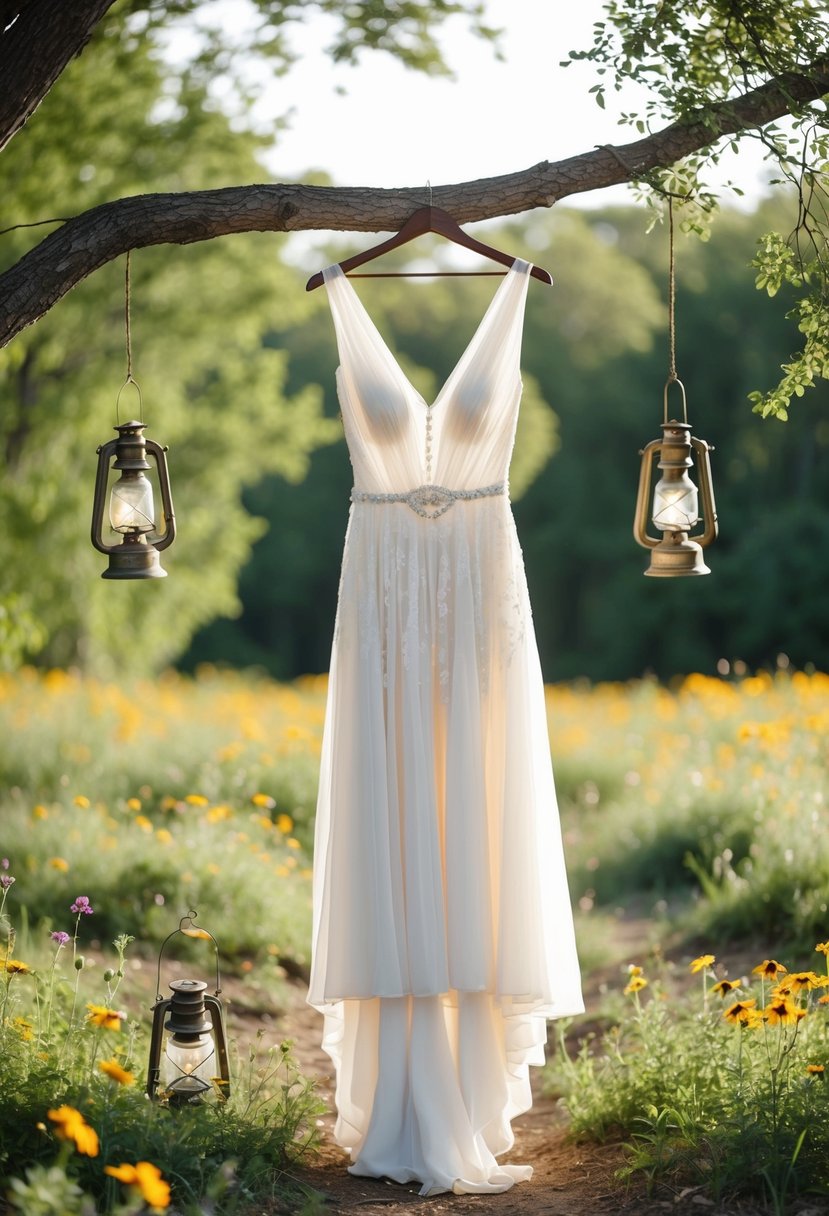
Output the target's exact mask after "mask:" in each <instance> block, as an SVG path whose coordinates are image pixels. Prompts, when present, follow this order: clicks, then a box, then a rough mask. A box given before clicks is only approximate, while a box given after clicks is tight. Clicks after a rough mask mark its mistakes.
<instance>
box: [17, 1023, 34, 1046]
mask: <svg viewBox="0 0 829 1216" xmlns="http://www.w3.org/2000/svg"><path fill="white" fill-rule="evenodd" d="M12 1026H14V1028H15V1030H16V1031H17V1033H18V1034H19V1035H20V1037H21V1039H23V1040H24V1042H26V1043H30V1042H31V1041H32V1039H33V1038H34V1037H35V1036H34V1029H33V1027H32V1023H31V1022H30V1021H29V1019H28V1018H19V1017H18V1018H15V1019H14V1021H13V1022H12Z"/></svg>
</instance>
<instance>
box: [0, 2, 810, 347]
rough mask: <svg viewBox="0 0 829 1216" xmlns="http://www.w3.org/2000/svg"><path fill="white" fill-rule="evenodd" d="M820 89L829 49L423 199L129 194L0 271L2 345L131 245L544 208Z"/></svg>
mask: <svg viewBox="0 0 829 1216" xmlns="http://www.w3.org/2000/svg"><path fill="white" fill-rule="evenodd" d="M101 2H102V3H103V0H101ZM826 93H829V56H824V57H822V58H821V59H819V60H818V61H816V62H815V63H812V64H810V65H809V66H808V67H806V68H804V69H803V71H802V72H800V73H786V74H785V75H782V76H779V77H776V78H775V79H773V80H770V81H768V82H767V83H766V84H764V85H762V86H761V87H759V88H757V89H753V90H751V91H750V92H748V93H745V94H744V95H742V96H740V97H737V98H734V99H731V100H729V101H726V102H722V103H721V104H720V105H718V106H712V107H711V108H710V109H708V110H706V111H705V112H704V113H701V114H700V115H699V116H698V117H697V118H696V119H695V120H689V121H685V122H682V123H675V124H673V125H671V126H669V127H666V128H664V130H662V131H658V132H655V133H654V134H652V135H648V136H646V137H645V138H643V139H639V140H636V141H635V142H633V143H629V144H624V145H622V146H620V147H613V146H611V145H604V146H602V147H598V148H596V149H594V150H593V151H590V152H586V153H584V154H582V155H581V156H573V157H569V158H568V159H566V160H560V161H555V162H552V163H551V162H549V161H542V162H541V163H540V164H538V165H534V166H533V167H532V168H530V169H526V170H523V171H522V172H518V173H510V174H506V175H504V176H501V177H492V178H482V179H480V180H479V181H471V182H461V183H459V184H456V185H446V186H434V187H432V189H431V193H430V195H429V196H428V197H427V194H426V191H425V189H424V187H422V186H421V187H414V188H404V189H396V190H383V189H373V188H359V187H336V186H331V187H322V186H305V185H301V184H297V185H294V184H282V185H280V184H274V185H250V186H233V187H228V188H226V189H224V190H202V191H193V192H190V193H181V194H145V195H136V196H134V197H131V198H124V199H119V200H117V201H114V202H111V203H104V204H102V205H101V206H98V207H94V208H92V209H91V210H90V211H86V212H84V213H82V214H81V215H78V216H76V217H75V218H73V219H71V220H68V221H67V222H66V223H64V224H63V226H62V227H61V228H60V229H59V230H58V231H56V232H53V233H52V234H51V235H50V236H48V237H46V238H45V239H44V240H43V241H42V242H41V243H40V244H39V245H38V246H37V247H36V248H35V249H33V250H32V251H31V252H30V253H28V254H26V256H25V257H23V258H21V260H20V261H19V262H17V263H16V265H14V266H12V267H11V268H10V269H9V270H7V271H6V272H5V273H4V274H3V275H0V347H2V346H4V345H5V344H6V343H8V342H9V341H10V340H11V339H12V338H13V337H14V336H15V335H16V334H18V333H19V332H20V331H21V330H22V329H24V328H25V327H26V326H27V325H30V324H32V322H33V321H36V320H37V319H38V318H39V317H41V316H43V314H44V313H46V312H48V310H49V309H50V308H51V307H52V306H53V305H54V304H55V303H57V301H58V300H60V299H61V297H62V296H64V295H65V294H66V292H67V291H69V290H70V289H71V288H72V287H74V286H75V284H76V283H79V282H80V281H81V280H82V279H84V278H86V277H87V275H89V274H91V273H92V272H93V271H95V270H97V269H98V268H99V267H100V266H103V265H105V263H107V262H109V261H111V260H112V259H113V258H115V257H118V256H119V255H120V254H122V253H125V252H126V251H127V250H128V249H140V248H143V247H146V246H149V245H160V244H179V245H185V244H189V243H191V242H194V241H206V240H211V239H213V238H214V237H218V236H226V235H229V234H231V233H236V232H253V231H256V232H263V231H269V232H295V231H299V230H302V229H328V230H338V231H361V232H380V231H395V230H396V229H397V228H399V227H400V226H401V225H402V224H403V222H404V221H405V219H406V218H407V217H408V216H409V215H410V214H411V213H412V211H413V210H414V209H415V208H416V207H419V206H423V205H424V204H426V203H427V202H429V201H431V202H432V203H433V204H434V205H435V206H437V207H442V208H443V209H444V210H446V211H449V212H451V213H452V215H453V216H454V217H455V218H456V219H457V220H458V221H459V222H461V223H469V222H471V221H474V220H483V219H492V218H495V217H497V216H503V215H515V214H517V213H519V212H523V211H529V210H530V209H532V208H534V207H550V206H552V205H553V203H555V202H557V201H558V200H559V199H562V198H565V197H567V196H568V195H571V194H578V193H584V192H586V191H589V190H600V189H603V188H604V187H606V186H612V185H616V184H618V183H620V182H628V181H632V180H635V179H637V178H641V177H642V176H643V175H645V174H646V173H648V172H649V171H650V170H653V169H657V168H664V167H667V166H669V165H672V164H674V163H675V162H676V161H678V160H681V159H682V158H683V157H686V156H689V155H690V154H691V153H694V152H697V151H700V150H701V149H703V148H706V147H708V146H710V145H711V144H713V143H715V142H716V141H717V140H718V139H720V138H722V137H723V136H727V135H732V134H737V133H738V132H740V131H746V130H751V129H756V128H758V127H762V126H765V125H766V124H767V123H769V122H772V121H773V120H775V119H777V118H780V117H782V116H783V115H785V114H787V113H790V112H792V110H793V109H795V108H797V107H798V106H801V105H804V104H806V103H808V102H811V101H814V100H816V99H817V98H820V97H822V96H823V95H825V94H826Z"/></svg>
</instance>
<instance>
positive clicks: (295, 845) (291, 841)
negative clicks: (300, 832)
mask: <svg viewBox="0 0 829 1216" xmlns="http://www.w3.org/2000/svg"><path fill="white" fill-rule="evenodd" d="M285 843H286V844H287V846H288V848H289V849H300V848H302V846H301V844H300V843H299V841H298V840H297V838H296V837H295V836H289V837H288V839H287V840H286V841H285Z"/></svg>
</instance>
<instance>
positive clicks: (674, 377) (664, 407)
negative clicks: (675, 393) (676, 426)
mask: <svg viewBox="0 0 829 1216" xmlns="http://www.w3.org/2000/svg"><path fill="white" fill-rule="evenodd" d="M672 384H678V385H679V391H680V392H681V393H682V421H683V422H684V423H685V424H686V426H687V424H688V402H687V400H686V398H685V385H684V384H683V383H682V381H681V380H680V378H679V376H677V375H676V374H675V373H674V374H673V375H670V376H669V377H668V379H667V380H666V381H665V388H664V390H663V393H662V414H663V421H664V422H667V421H668V389H669V388H670V387H671V385H672Z"/></svg>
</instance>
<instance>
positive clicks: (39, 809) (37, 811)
mask: <svg viewBox="0 0 829 1216" xmlns="http://www.w3.org/2000/svg"><path fill="white" fill-rule="evenodd" d="M32 814H33V815H34V817H35V819H48V818H49V812H48V811H47V810H46V807H45V806H43V805H42V804H41V803H40V802H39V803H38V804H37V806H36V807H34V808H33V809H32Z"/></svg>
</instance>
